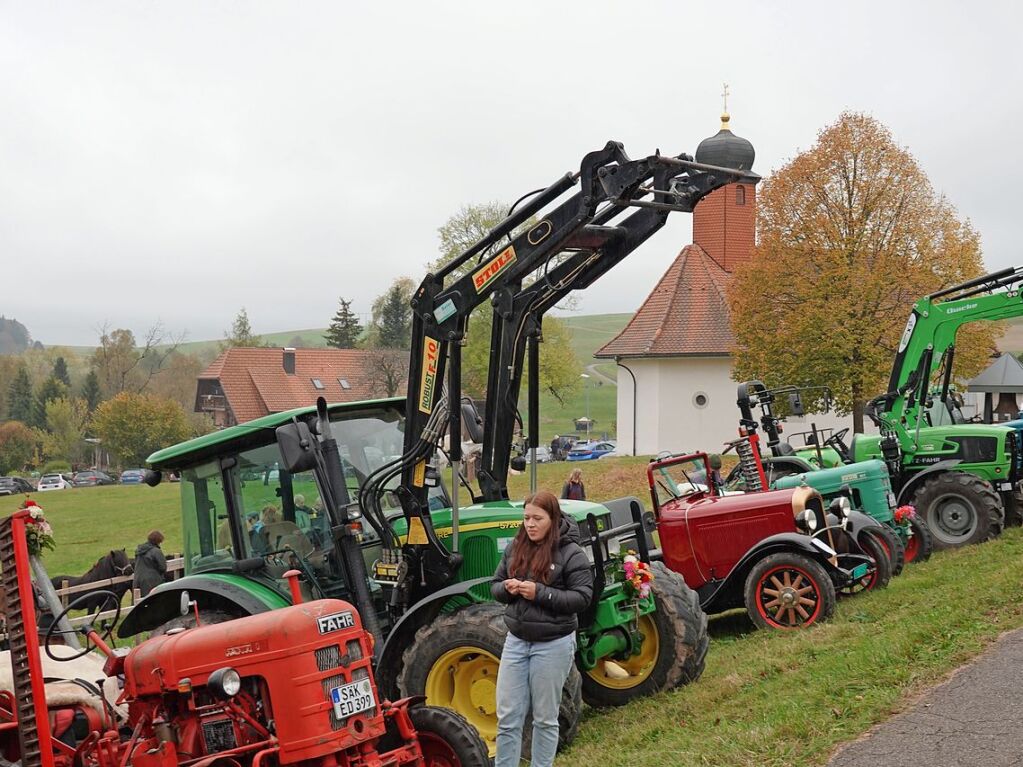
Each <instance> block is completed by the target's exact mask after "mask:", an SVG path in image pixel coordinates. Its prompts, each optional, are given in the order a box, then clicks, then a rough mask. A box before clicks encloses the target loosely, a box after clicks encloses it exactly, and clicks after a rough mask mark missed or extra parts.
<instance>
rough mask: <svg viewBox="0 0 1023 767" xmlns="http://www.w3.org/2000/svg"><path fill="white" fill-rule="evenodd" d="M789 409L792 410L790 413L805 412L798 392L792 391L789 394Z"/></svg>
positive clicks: (801, 413) (797, 414) (800, 413)
mask: <svg viewBox="0 0 1023 767" xmlns="http://www.w3.org/2000/svg"><path fill="white" fill-rule="evenodd" d="M789 410H790V411H792V415H795V416H800V415H803V414H804V413H805V411H804V410H803V398H802V397H800V396H799V392H797V391H794V392H792V393H791V394H789Z"/></svg>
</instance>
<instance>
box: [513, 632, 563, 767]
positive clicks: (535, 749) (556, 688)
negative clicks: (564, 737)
mask: <svg viewBox="0 0 1023 767" xmlns="http://www.w3.org/2000/svg"><path fill="white" fill-rule="evenodd" d="M574 659H575V633H572V634H569V635H568V636H564V637H561V638H560V639H555V640H553V641H551V642H526V641H524V640H522V639H519V638H518V637H517V636H515V635H514V634H511V633H509V634H508V638H507V639H505V640H504V650H503V651H502V652H501V668H500V670H499V671H498V673H497V758H496V760H495V761H494V767H519V760H520V757H521V755H522V727H523V725H524V724H525V721H526V714H528V713H529V711H530V709H532V711H533V743H532V754H531V757H532V758H531V759H530V765H532V767H551V765H552V764H554V754H555V752H556V751H557V750H558V710H559V709H560V708H561V689H562V688H563V687H564V686H565V680H566V679H568V673H569V671H571V670H572V663H573V662H574Z"/></svg>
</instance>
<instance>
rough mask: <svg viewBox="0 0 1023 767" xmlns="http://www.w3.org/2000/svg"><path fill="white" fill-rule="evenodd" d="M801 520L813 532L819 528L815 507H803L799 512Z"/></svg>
mask: <svg viewBox="0 0 1023 767" xmlns="http://www.w3.org/2000/svg"><path fill="white" fill-rule="evenodd" d="M799 522H800V524H802V526H803V527H805V528H806V529H807V530H808V531H809V532H811V533H812V532H813V531H814V530H816V529H817V515H816V514H814V512H813V509H803V510H802V511H801V512H799Z"/></svg>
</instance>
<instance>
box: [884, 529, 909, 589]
mask: <svg viewBox="0 0 1023 767" xmlns="http://www.w3.org/2000/svg"><path fill="white" fill-rule="evenodd" d="M879 532H880V533H881V535H882V536H883V537H884V544H885V551H886V552H887V553H888V559H889V560H890V561H891V563H892V577H893V578H897V577H898V576H900V575H902V570H903V568H904V567H905V566H906V544H904V543H903V542H902V538H900V537H899V534H898V533H897V532H896V531H895V530H893V529H892V528H890V527H888V525H881V530H880V531H879Z"/></svg>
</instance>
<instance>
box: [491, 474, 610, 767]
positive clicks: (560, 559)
mask: <svg viewBox="0 0 1023 767" xmlns="http://www.w3.org/2000/svg"><path fill="white" fill-rule="evenodd" d="M490 592H491V594H492V595H493V597H494V599H496V600H497V601H498V602H501V603H503V604H504V605H505V611H504V622H505V624H507V626H508V636H507V638H506V639H505V642H504V649H503V651H502V652H501V665H500V667H499V670H498V674H497V758H496V760H495V762H494V767H518V765H519V759H520V757H521V754H522V728H523V726H524V725H525V721H526V714H527V713H528V712H529V711H532V714H533V741H532V757H531V761H530V764H531V767H551V765H553V764H554V754H555V752H556V751H557V749H558V710H559V708H560V706H561V690H562V688H563V687H564V685H565V680H566V679H568V674H569V672H570V671H571V670H572V664H573V663H574V662H575V632H576V629H577V628H578V625H579V621H578V618H577V617H576V615H577V613H579V612H580V611H582V610H583V609H585V608H586V606H587V605H588V604H589V603H590V597H591V595H592V593H593V573H592V571H591V570H590V562H589V560H588V559H587V558H586V554H585V553H584V552H583V550H582V549H581V548H580V547H579V528H578V527H577V526H576V524H575V522H574V521H573V520H571V519H569V518H568V517H566V516H564V515H563V514H562V513H561V506H560V505H559V504H558V499H557V498H555V497H554V494H553V493H550V492H547V491H546V490H541V491H540V492H538V493H535V494H534V495H531V496H529V497H528V498H526V504H525V507H524V508H523V512H522V526H521V527H520V528H519V531H518V533H517V534H516V536H515V539H514V540H513V541H512V544H511V545H510V546H509V547H508V548H507V549H505V552H504V556H503V557H502V558H501V564H500V565H498V567H497V572H496V573H494V579H493V581H492V582H491V585H490Z"/></svg>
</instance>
